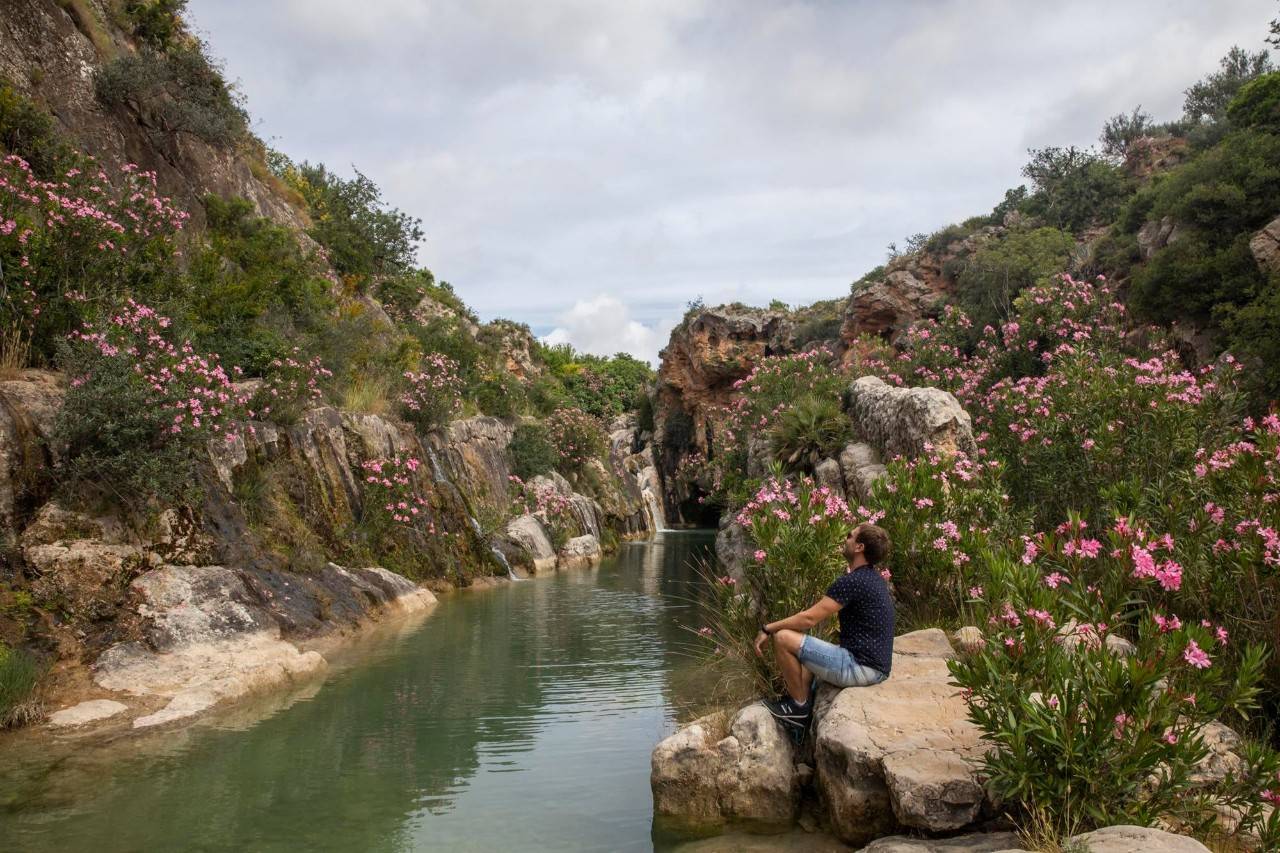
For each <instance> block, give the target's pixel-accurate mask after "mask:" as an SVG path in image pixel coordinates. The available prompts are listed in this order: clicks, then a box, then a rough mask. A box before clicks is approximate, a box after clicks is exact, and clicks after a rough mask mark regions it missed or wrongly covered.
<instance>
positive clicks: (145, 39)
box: [120, 0, 187, 53]
mask: <svg viewBox="0 0 1280 853" xmlns="http://www.w3.org/2000/svg"><path fill="white" fill-rule="evenodd" d="M186 8H187V0H125V3H124V5H123V6H121V7H120V12H121V14H122V15H123V16H124V19H125V22H126V24H127V26H128V28H129V30H130V31H131V32H132V33H133V37H134V38H136V39H138V40H139V41H141V42H142V43H143V44H145V45H146V46H147V47H149V48H151V49H152V50H155V51H157V52H159V53H165V52H166V51H168V50H170V49H171V48H173V47H174V45H176V44H177V43H178V41H179V40H180V39H181V37H182V36H183V34H184V32H185V30H184V27H183V23H182V15H183V13H184V12H185V11H186Z"/></svg>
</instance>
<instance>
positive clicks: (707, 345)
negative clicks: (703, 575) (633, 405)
mask: <svg viewBox="0 0 1280 853" xmlns="http://www.w3.org/2000/svg"><path fill="white" fill-rule="evenodd" d="M792 349H794V330H793V329H792V324H791V321H790V319H789V318H788V316H787V314H786V313H784V312H781V311H764V310H759V309H754V308H748V307H746V306H741V305H722V306H719V307H716V308H704V309H701V310H699V311H697V312H695V313H693V314H692V315H690V316H688V317H686V318H685V320H684V322H683V323H681V324H680V325H679V326H677V327H676V328H675V329H673V330H672V332H671V339H670V341H669V342H668V344H667V346H666V348H665V349H664V350H663V351H662V355H661V357H662V365H661V367H660V368H659V369H658V384H657V390H656V394H655V401H654V434H655V437H656V438H655V442H654V446H655V453H654V461H655V463H656V465H657V468H658V473H659V474H660V476H661V478H662V484H663V501H664V505H663V513H664V515H665V517H666V519H667V520H668V521H669V522H670V523H672V524H689V523H697V522H703V523H706V522H709V521H711V520H712V519H710V518H708V517H707V516H706V512H705V511H704V510H701V508H700V507H699V506H698V505H697V503H696V501H694V500H693V499H694V498H695V497H696V496H695V495H693V494H691V493H690V492H689V490H688V489H687V488H686V487H685V486H684V485H683V484H682V483H681V482H680V480H679V478H678V477H677V470H678V468H679V465H680V462H681V460H682V459H683V458H684V457H686V456H688V455H690V454H694V453H700V454H702V455H703V456H708V455H709V454H710V453H713V452H714V450H715V448H713V447H712V446H711V444H712V429H711V424H712V422H713V420H714V419H715V418H716V417H718V415H717V410H718V409H719V408H721V407H723V406H724V405H726V404H727V403H728V402H729V400H730V399H731V397H732V394H733V383H734V382H736V381H737V380H739V379H741V378H742V377H744V376H746V375H747V374H748V373H750V372H751V369H752V368H753V367H754V366H755V365H756V364H758V363H759V361H760V360H761V359H762V358H764V357H766V356H770V355H778V354H782V353H787V352H791V351H792Z"/></svg>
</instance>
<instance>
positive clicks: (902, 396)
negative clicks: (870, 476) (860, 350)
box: [847, 376, 977, 458]
mask: <svg viewBox="0 0 1280 853" xmlns="http://www.w3.org/2000/svg"><path fill="white" fill-rule="evenodd" d="M847 405H848V411H849V414H850V416H851V417H852V418H853V420H854V423H856V424H857V426H858V429H859V430H860V431H861V433H862V434H863V436H865V437H866V438H867V440H868V441H869V442H870V443H871V444H873V445H875V446H876V447H878V448H879V449H880V450H881V451H882V452H883V453H884V454H885V456H887V457H893V456H899V455H901V456H907V457H912V458H914V457H917V456H919V455H921V454H922V453H924V452H925V448H926V447H931V448H932V449H933V450H934V451H935V452H938V453H943V454H953V453H955V452H956V451H961V452H963V453H966V454H973V453H975V452H976V450H977V445H975V444H974V440H973V422H972V420H971V419H970V417H969V413H968V412H966V411H965V410H964V409H963V408H961V406H960V404H959V403H958V402H957V401H956V398H955V397H953V396H952V395H951V394H949V393H947V392H946V391H943V390H941V389H939V388H894V387H893V386H890V385H887V384H885V382H884V381H883V380H881V379H879V378H877V377H875V376H864V377H862V378H861V379H858V380H857V381H855V382H854V383H853V384H852V385H850V386H849V392H848V398H847Z"/></svg>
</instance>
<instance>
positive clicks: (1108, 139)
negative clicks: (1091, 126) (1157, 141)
mask: <svg viewBox="0 0 1280 853" xmlns="http://www.w3.org/2000/svg"><path fill="white" fill-rule="evenodd" d="M1154 128H1155V124H1154V123H1153V122H1152V121H1151V116H1150V115H1148V114H1147V113H1144V112H1143V111H1142V105H1141V104H1139V105H1138V106H1136V107H1134V108H1133V112H1131V113H1127V114H1126V113H1117V114H1116V115H1113V116H1112V117H1111V118H1109V119H1107V123H1106V124H1105V125H1103V126H1102V136H1101V137H1100V140H1099V141H1101V142H1102V153H1103V154H1106V155H1108V156H1111V157H1120V158H1123V157H1124V155H1125V154H1126V153H1127V152H1128V150H1129V145H1130V144H1131V143H1132V142H1133V141H1134V140H1136V139H1140V138H1142V137H1143V136H1149V135H1151V133H1152V131H1153V130H1154Z"/></svg>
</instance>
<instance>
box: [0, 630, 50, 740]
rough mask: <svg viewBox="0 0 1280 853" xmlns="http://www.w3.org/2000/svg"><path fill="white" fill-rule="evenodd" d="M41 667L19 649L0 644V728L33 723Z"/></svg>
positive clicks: (38, 715) (39, 712) (37, 711)
mask: <svg viewBox="0 0 1280 853" xmlns="http://www.w3.org/2000/svg"><path fill="white" fill-rule="evenodd" d="M41 674H42V668H41V666H40V665H39V663H37V662H36V660H35V658H33V657H32V656H31V655H29V654H27V653H26V652H24V651H22V650H21V649H11V648H9V647H8V646H6V645H4V644H3V643H0V729H4V728H17V727H19V726H24V725H27V724H29V723H33V722H35V721H36V720H38V719H39V718H40V716H41V711H40V703H39V701H37V700H36V699H35V698H34V697H35V690H36V685H37V684H38V683H39V681H40V676H41Z"/></svg>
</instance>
